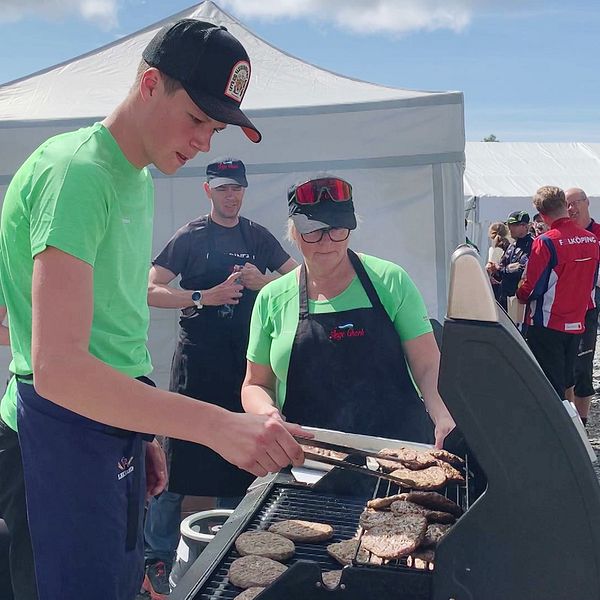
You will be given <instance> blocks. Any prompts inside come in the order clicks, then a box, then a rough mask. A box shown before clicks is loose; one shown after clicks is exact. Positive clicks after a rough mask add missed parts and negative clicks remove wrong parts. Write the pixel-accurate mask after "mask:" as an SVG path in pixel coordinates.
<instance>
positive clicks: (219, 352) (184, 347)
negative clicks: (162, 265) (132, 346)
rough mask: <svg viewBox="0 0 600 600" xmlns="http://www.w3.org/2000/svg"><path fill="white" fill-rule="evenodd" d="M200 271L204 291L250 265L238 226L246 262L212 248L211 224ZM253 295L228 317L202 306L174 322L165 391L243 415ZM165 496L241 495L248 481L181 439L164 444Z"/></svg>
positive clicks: (246, 242) (202, 448)
mask: <svg viewBox="0 0 600 600" xmlns="http://www.w3.org/2000/svg"><path fill="white" fill-rule="evenodd" d="M207 227H208V232H207V237H208V252H207V256H206V268H205V270H204V272H203V273H202V274H201V276H200V278H199V280H198V281H199V283H198V286H197V288H195V289H210V288H212V287H214V286H216V285H218V284H219V283H222V282H223V281H225V279H227V277H229V275H231V273H232V272H233V268H234V265H244V264H245V263H246V262H250V263H253V264H254V262H255V259H256V257H255V256H254V255H253V254H251V252H252V249H251V247H250V245H249V240H250V236H249V235H248V233H247V232H245V230H244V229H245V228H244V226H243V225H241V226H240V231H241V234H242V238H243V240H244V245H245V246H246V249H247V251H248V253H249V254H250V257H249V258H239V257H236V256H230V255H228V254H225V253H222V252H218V251H216V249H215V238H214V230H213V227H214V225H213V223H212V221H210V218H209V223H208V225H207ZM256 294H257V292H254V291H252V290H247V289H245V290H243V295H242V297H241V298H240V302H239V304H236V305H235V307H234V308H233V311H232V313H230V314H229V316H223V313H222V307H218V306H205V307H204V308H202V309H200V310H196V311H195V312H194V314H193V315H192V316H191V317H186V316H183V315H182V317H181V319H180V321H179V325H180V330H179V339H178V341H177V346H176V348H175V354H174V356H173V362H172V364H171V383H170V388H169V389H170V390H171V391H173V392H177V393H179V394H183V395H185V396H190V397H192V398H197V399H199V400H204V401H205V402H210V403H211V404H216V405H218V406H221V407H223V408H226V409H227V410H231V411H234V412H243V409H242V401H241V393H240V392H241V387H242V382H243V380H244V376H245V374H246V348H247V346H248V334H249V328H250V317H251V315H252V307H253V305H254V300H255V299H256ZM166 450H167V458H168V462H169V491H171V492H176V493H179V494H190V495H194V496H242V495H244V494H245V492H246V490H247V488H248V486H249V485H250V483H251V482H252V481H253V476H252V475H251V474H249V473H247V472H246V471H243V470H241V469H238V468H237V467H234V466H233V465H232V464H230V463H228V462H227V461H226V460H225V459H223V458H221V456H219V455H218V454H217V453H216V452H213V451H212V450H211V449H210V448H207V447H206V446H201V445H199V444H194V443H192V442H186V441H182V440H176V439H169V440H167V448H166Z"/></svg>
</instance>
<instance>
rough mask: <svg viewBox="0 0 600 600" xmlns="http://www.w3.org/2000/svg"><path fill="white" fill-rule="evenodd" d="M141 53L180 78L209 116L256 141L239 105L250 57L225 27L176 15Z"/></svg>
mask: <svg viewBox="0 0 600 600" xmlns="http://www.w3.org/2000/svg"><path fill="white" fill-rule="evenodd" d="M142 56H143V58H144V60H145V61H146V62H147V63H148V64H149V65H150V66H151V67H156V68H157V69H159V70H160V71H162V72H163V73H165V75H168V76H169V77H172V78H173V79H176V80H177V81H179V82H180V83H181V85H182V86H183V89H184V90H185V91H186V92H187V93H188V95H189V96H190V98H191V99H192V100H193V101H194V102H195V103H196V105H197V106H198V107H199V108H200V109H201V110H202V111H203V112H205V113H206V114H207V115H208V116H209V117H210V118H211V119H215V120H216V121H221V122H223V123H229V124H231V125H239V126H240V127H241V128H242V130H243V131H244V133H245V134H246V136H247V137H248V138H249V139H250V140H251V141H253V142H255V143H258V142H260V140H261V138H262V136H261V134H260V132H259V131H258V129H256V127H255V126H254V125H253V124H252V122H251V121H250V119H248V117H247V116H246V115H245V114H244V113H243V112H242V111H241V110H240V104H241V102H242V100H243V98H244V94H245V93H246V89H247V88H248V83H249V82H250V72H251V70H250V59H249V58H248V54H247V53H246V50H244V47H243V46H242V44H241V43H240V42H239V41H238V40H237V39H236V38H235V37H233V36H232V35H231V34H230V33H229V32H228V31H227V29H226V28H225V27H221V26H217V25H214V24H213V23H208V22H206V21H198V20H196V19H181V20H180V21H177V22H176V23H172V24H170V25H167V26H165V27H163V28H162V29H161V30H160V31H159V32H158V33H157V34H156V35H155V36H154V37H153V38H152V40H151V41H150V43H149V44H148V46H146V49H145V50H144V52H143V54H142Z"/></svg>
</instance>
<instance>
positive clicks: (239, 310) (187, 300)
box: [145, 158, 297, 595]
mask: <svg viewBox="0 0 600 600" xmlns="http://www.w3.org/2000/svg"><path fill="white" fill-rule="evenodd" d="M206 178H207V181H206V183H205V184H204V191H205V192H206V195H207V197H208V198H209V200H210V203H211V210H210V213H209V214H208V215H205V216H203V217H199V218H197V219H195V220H193V221H191V222H190V223H188V224H187V225H184V226H183V227H182V228H181V229H179V230H178V231H177V232H176V233H175V235H174V236H173V237H172V238H171V240H170V241H169V242H168V243H167V245H166V246H165V248H164V249H163V250H162V252H160V254H159V255H158V256H157V257H156V258H155V259H154V261H153V266H152V268H151V269H150V276H149V284H148V303H149V304H150V306H155V307H158V308H178V309H182V312H181V318H180V321H179V324H180V329H179V338H178V341H177V347H176V349H175V354H174V357H173V363H172V366H171V381H170V390H171V391H176V392H179V393H181V394H185V395H187V396H191V397H193V398H198V399H201V400H204V401H206V402H212V403H214V404H218V405H219V406H222V407H223V408H227V409H228V410H233V411H237V412H242V405H241V400H240V389H241V385H242V380H243V378H244V375H245V370H246V356H245V355H246V347H247V342H248V332H249V327H250V317H251V313H252V307H253V305H254V300H255V298H256V295H257V293H258V290H260V289H261V288H262V287H263V286H264V285H265V284H267V283H268V282H269V281H270V280H271V279H273V278H274V277H275V275H273V274H269V273H267V272H268V271H270V272H278V273H280V274H284V273H287V272H289V271H291V270H292V269H294V268H295V267H296V266H297V263H296V261H295V260H294V259H292V258H290V256H289V254H288V253H287V252H286V251H285V250H284V249H283V248H282V247H281V244H280V243H279V242H278V241H277V240H276V239H275V237H274V236H273V235H272V234H271V233H270V232H269V231H268V230H267V229H266V228H264V227H262V226H261V225H258V224H257V223H254V222H252V221H250V220H248V219H246V218H244V217H241V216H240V215H239V212H240V209H241V207H242V201H243V198H244V192H245V190H246V187H247V186H248V182H247V179H246V169H245V166H244V164H243V163H242V161H240V160H236V159H233V158H226V159H222V160H219V161H216V162H214V163H211V164H210V165H208V167H207V168H206ZM178 275H180V276H181V281H180V287H181V289H177V288H174V287H171V286H170V285H169V284H170V283H171V282H172V281H173V280H174V279H175V278H176V277H177V276H178ZM167 449H168V452H167V455H168V459H169V467H170V469H169V470H170V472H169V487H168V490H169V491H168V492H164V493H163V494H162V495H161V496H159V497H158V498H157V499H153V500H152V502H151V503H150V507H149V510H148V515H147V523H146V528H145V537H146V582H145V583H146V587H150V586H151V587H152V590H148V591H153V592H154V593H155V595H160V594H167V593H168V585H166V583H165V582H166V578H167V577H168V574H169V571H170V567H171V564H172V559H173V554H174V552H175V549H176V547H177V542H178V540H179V521H180V518H179V517H180V509H181V501H182V499H183V495H184V494H191V495H195V496H215V497H217V506H219V507H221V508H232V507H233V506H235V504H237V501H239V498H240V496H242V495H243V494H244V493H245V491H246V489H247V487H248V485H249V483H250V482H251V481H252V476H251V475H249V474H248V473H246V472H244V471H241V470H240V469H237V468H236V467H234V466H232V465H230V464H229V463H227V462H226V461H224V460H223V459H222V458H221V457H220V456H218V455H217V454H216V453H214V452H213V451H212V450H210V449H208V448H206V447H204V446H200V445H198V444H192V443H190V442H184V441H181V440H168V441H167ZM174 575H175V573H174Z"/></svg>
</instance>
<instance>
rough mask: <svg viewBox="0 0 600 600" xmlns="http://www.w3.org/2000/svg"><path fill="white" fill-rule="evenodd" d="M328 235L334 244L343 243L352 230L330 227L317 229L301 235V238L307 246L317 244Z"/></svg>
mask: <svg viewBox="0 0 600 600" xmlns="http://www.w3.org/2000/svg"><path fill="white" fill-rule="evenodd" d="M325 234H327V235H328V236H329V239H330V240H331V241H332V242H343V241H344V240H347V239H348V236H349V235H350V230H349V229H348V228H347V227H330V228H328V229H317V230H316V231H311V232H310V233H301V234H300V236H301V237H302V239H303V240H304V241H305V242H306V243H307V244H316V243H317V242H320V241H321V240H322V239H323V236H324V235H325Z"/></svg>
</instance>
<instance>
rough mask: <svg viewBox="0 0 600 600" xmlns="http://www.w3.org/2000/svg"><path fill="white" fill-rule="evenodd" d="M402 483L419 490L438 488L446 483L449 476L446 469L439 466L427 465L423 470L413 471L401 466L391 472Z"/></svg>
mask: <svg viewBox="0 0 600 600" xmlns="http://www.w3.org/2000/svg"><path fill="white" fill-rule="evenodd" d="M390 475H391V476H392V477H395V478H396V479H398V480H399V481H400V482H401V483H402V485H404V486H406V487H409V488H414V489H417V490H438V489H440V488H442V487H444V486H445V485H446V481H447V477H446V474H445V472H444V469H442V467H439V466H435V467H427V468H426V469H422V470H421V471H411V470H410V469H407V468H406V467H400V468H399V469H396V470H395V471H392V472H391V473H390Z"/></svg>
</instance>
